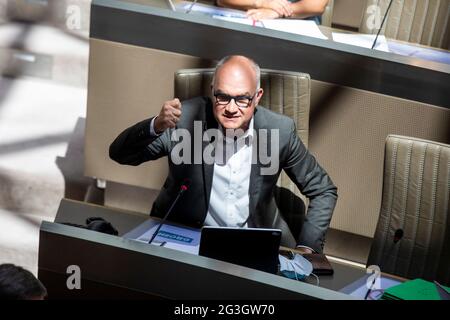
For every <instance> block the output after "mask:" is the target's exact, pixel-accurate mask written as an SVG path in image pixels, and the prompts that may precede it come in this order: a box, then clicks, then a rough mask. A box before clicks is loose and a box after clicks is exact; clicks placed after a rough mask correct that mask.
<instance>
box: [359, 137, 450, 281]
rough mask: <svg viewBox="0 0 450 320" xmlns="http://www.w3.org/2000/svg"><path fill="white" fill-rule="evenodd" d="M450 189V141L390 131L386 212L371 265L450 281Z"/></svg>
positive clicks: (383, 205)
mask: <svg viewBox="0 0 450 320" xmlns="http://www.w3.org/2000/svg"><path fill="white" fill-rule="evenodd" d="M449 192H450V145H446V144H441V143H436V142H432V141H427V140H421V139H416V138H410V137H402V136H396V135H390V136H388V138H387V140H386V150H385V158H384V177H383V196H382V203H381V211H380V217H379V220H378V225H377V228H376V231H375V236H374V241H373V244H372V247H371V251H370V254H369V259H368V262H367V264H368V265H378V266H379V267H380V268H381V271H382V272H387V273H391V274H396V275H399V276H403V277H405V278H408V279H414V278H424V279H427V280H438V281H441V282H442V283H445V284H447V285H449V284H450V216H449ZM402 234H403V236H402ZM396 236H397V238H401V239H400V240H398V239H397V240H398V241H397V242H395V241H394V238H396Z"/></svg>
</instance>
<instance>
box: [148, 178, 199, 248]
mask: <svg viewBox="0 0 450 320" xmlns="http://www.w3.org/2000/svg"><path fill="white" fill-rule="evenodd" d="M190 183H191V182H190V180H189V179H184V181H183V183H182V184H181V187H180V191H178V195H177V197H176V198H175V200H174V201H173V202H172V205H171V206H170V208H169V210H167V213H166V215H165V216H164V218H162V220H161V222H160V223H159V225H158V228H156V231H155V232H154V233H153V235H152V237H151V238H150V240H149V241H148V244H151V243H152V241H153V240H154V239H155V238H156V236H157V235H158V232H159V230H160V229H161V227H162V226H163V224H164V223H165V222H166V220H167V217H169V214H170V212H171V211H172V209H173V207H174V206H175V204H176V203H177V202H178V199H179V198H180V197H181V195H182V194H183V193H184V192H185V191H186V190H188V189H189V185H190Z"/></svg>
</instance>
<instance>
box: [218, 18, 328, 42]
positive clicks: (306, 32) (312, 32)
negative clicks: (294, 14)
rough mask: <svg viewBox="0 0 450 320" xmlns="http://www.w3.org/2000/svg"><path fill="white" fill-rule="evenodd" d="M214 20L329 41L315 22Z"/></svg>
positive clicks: (292, 20) (240, 19)
mask: <svg viewBox="0 0 450 320" xmlns="http://www.w3.org/2000/svg"><path fill="white" fill-rule="evenodd" d="M213 18H216V19H221V20H225V21H230V22H236V23H241V24H246V25H253V26H256V27H262V28H266V29H271V30H277V31H283V32H289V33H294V34H298V35H301V36H307V37H313V38H318V39H325V40H326V39H328V38H327V37H326V36H325V35H324V34H323V33H322V32H321V31H320V29H319V27H318V26H317V24H316V23H315V22H314V21H310V20H294V19H273V20H261V21H254V20H252V19H248V18H237V17H223V16H218V15H214V16H213Z"/></svg>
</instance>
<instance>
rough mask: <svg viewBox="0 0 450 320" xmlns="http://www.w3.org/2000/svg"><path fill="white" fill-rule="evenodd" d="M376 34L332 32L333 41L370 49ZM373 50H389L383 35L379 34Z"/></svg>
mask: <svg viewBox="0 0 450 320" xmlns="http://www.w3.org/2000/svg"><path fill="white" fill-rule="evenodd" d="M375 37H376V35H374V34H357V33H356V34H353V33H337V32H333V41H336V42H340V43H345V44H351V45H352V46H357V47H363V48H368V49H372V45H373V43H374V41H375ZM374 49H375V50H380V51H385V52H389V46H388V43H387V41H386V37H385V36H379V37H378V40H377V43H376V45H375V48H374Z"/></svg>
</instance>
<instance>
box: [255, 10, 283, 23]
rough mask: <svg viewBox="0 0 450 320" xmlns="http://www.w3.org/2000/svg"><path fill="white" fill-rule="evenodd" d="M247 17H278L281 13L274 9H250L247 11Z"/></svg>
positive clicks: (258, 18) (259, 18) (256, 18)
mask: <svg viewBox="0 0 450 320" xmlns="http://www.w3.org/2000/svg"><path fill="white" fill-rule="evenodd" d="M247 17H248V18H249V19H253V20H256V21H259V20H263V19H277V18H280V17H281V15H280V14H279V13H278V12H276V11H274V10H272V9H250V10H248V11H247Z"/></svg>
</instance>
